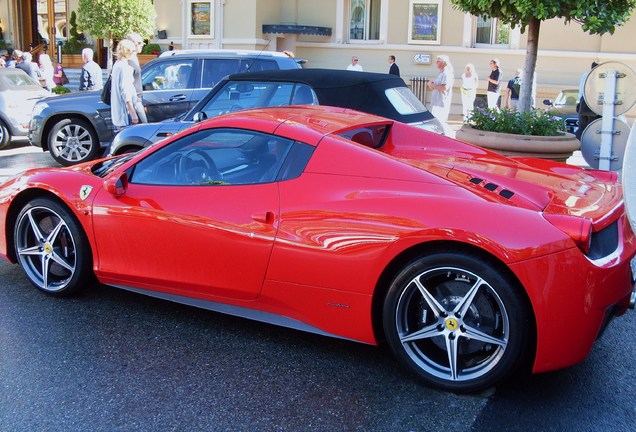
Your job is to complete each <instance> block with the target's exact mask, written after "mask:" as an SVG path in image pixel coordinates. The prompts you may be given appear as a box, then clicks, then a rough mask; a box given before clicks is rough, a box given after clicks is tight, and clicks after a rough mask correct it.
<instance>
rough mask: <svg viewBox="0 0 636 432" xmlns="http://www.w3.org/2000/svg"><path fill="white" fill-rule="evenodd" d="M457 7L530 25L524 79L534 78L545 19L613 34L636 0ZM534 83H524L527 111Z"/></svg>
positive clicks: (536, 0) (531, 0) (484, 0)
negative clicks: (529, 84)
mask: <svg viewBox="0 0 636 432" xmlns="http://www.w3.org/2000/svg"><path fill="white" fill-rule="evenodd" d="M451 4H452V5H453V8H455V9H457V10H460V11H462V12H466V13H470V14H471V15H474V16H479V17H488V18H497V19H499V20H501V21H502V22H505V23H508V24H510V26H511V27H513V28H514V27H516V26H521V31H522V32H525V31H526V29H528V45H527V51H526V61H525V65H524V73H523V82H532V81H533V78H534V69H535V66H536V60H537V58H536V56H537V52H538V44H539V29H540V24H541V22H542V21H545V20H549V19H553V18H561V19H563V20H564V21H565V22H566V23H570V22H572V21H574V22H577V23H579V24H581V27H582V29H583V31H585V32H587V33H589V34H597V35H602V34H605V33H610V34H613V33H614V31H615V30H616V27H618V26H621V25H622V24H624V23H625V22H626V21H627V20H628V19H629V16H630V14H631V12H632V10H633V9H634V7H635V6H636V0H451ZM530 95H531V88H530V86H522V89H521V95H520V99H519V110H520V111H527V110H529V108H530V104H531V97H530Z"/></svg>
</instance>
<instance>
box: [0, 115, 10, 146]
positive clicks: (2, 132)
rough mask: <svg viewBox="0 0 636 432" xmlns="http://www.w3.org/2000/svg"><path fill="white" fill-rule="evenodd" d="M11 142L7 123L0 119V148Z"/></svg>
mask: <svg viewBox="0 0 636 432" xmlns="http://www.w3.org/2000/svg"><path fill="white" fill-rule="evenodd" d="M10 142H11V133H10V132H9V129H8V128H7V125H5V124H4V122H3V121H1V120H0V149H3V148H5V147H6V146H8V145H9V143H10Z"/></svg>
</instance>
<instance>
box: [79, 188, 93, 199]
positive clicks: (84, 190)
mask: <svg viewBox="0 0 636 432" xmlns="http://www.w3.org/2000/svg"><path fill="white" fill-rule="evenodd" d="M92 191H93V186H88V185H84V186H82V188H81V189H80V198H81V199H82V201H84V200H85V199H86V198H88V196H89V195H90V194H91V192H92Z"/></svg>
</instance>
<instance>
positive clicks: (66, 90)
mask: <svg viewBox="0 0 636 432" xmlns="http://www.w3.org/2000/svg"><path fill="white" fill-rule="evenodd" d="M51 91H52V92H53V93H55V94H57V95H61V94H64V93H70V92H71V89H69V88H68V87H64V86H61V85H56V86H55V87H53V89H52V90H51Z"/></svg>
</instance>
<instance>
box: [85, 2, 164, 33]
mask: <svg viewBox="0 0 636 432" xmlns="http://www.w3.org/2000/svg"><path fill="white" fill-rule="evenodd" d="M77 14H78V21H79V25H80V28H81V29H82V30H84V31H86V32H88V33H89V34H91V35H93V36H96V37H98V38H101V39H106V40H111V39H113V38H114V39H123V38H125V37H126V36H127V35H128V34H129V33H133V32H134V33H139V34H140V35H141V36H142V37H144V38H147V37H149V36H152V35H153V34H154V31H155V28H156V27H155V21H156V20H157V11H156V10H155V7H154V5H153V4H152V1H151V0H79V4H78V8H77Z"/></svg>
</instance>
